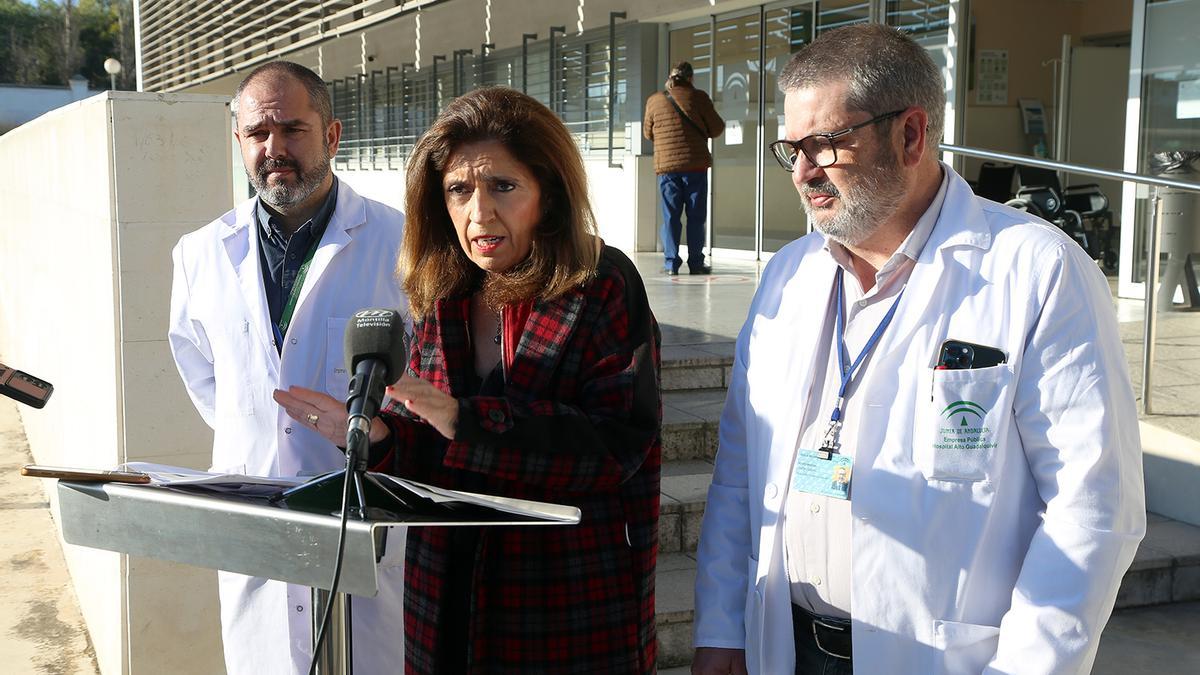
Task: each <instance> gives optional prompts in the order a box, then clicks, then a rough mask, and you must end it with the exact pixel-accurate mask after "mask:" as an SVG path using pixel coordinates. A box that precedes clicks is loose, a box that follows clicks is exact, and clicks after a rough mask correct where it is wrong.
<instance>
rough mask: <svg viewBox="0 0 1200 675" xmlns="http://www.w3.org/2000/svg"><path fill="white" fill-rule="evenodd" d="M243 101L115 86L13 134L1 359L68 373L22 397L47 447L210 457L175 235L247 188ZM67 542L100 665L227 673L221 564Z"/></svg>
mask: <svg viewBox="0 0 1200 675" xmlns="http://www.w3.org/2000/svg"><path fill="white" fill-rule="evenodd" d="M228 115H229V113H228V106H227V104H226V102H225V101H224V100H223V99H217V98H213V97H207V96H195V95H156V94H139V93H132V92H109V93H106V94H103V95H100V96H95V97H93V98H89V99H86V100H84V101H80V102H77V103H73V104H70V105H68V106H65V107H63V108H60V109H58V110H55V111H53V112H50V113H48V114H46V115H43V116H42V117H40V118H38V119H37V120H35V121H33V122H30V123H28V124H26V125H24V126H21V127H19V128H17V129H15V130H14V131H12V132H10V133H8V134H5V135H4V136H2V137H0V203H2V204H4V206H5V211H6V217H5V218H4V219H3V220H0V251H3V255H4V259H3V264H0V358H2V359H3V361H4V362H5V363H7V364H9V365H12V366H13V367H16V368H19V369H21V370H25V371H28V372H30V373H33V374H34V375H37V376H39V377H41V378H43V379H46V380H48V381H50V382H51V383H53V384H54V385H55V392H54V396H53V398H52V399H51V400H50V402H49V404H48V405H47V406H46V408H44V409H42V410H34V409H31V408H24V407H23V408H22V409H21V413H22V422H23V424H24V426H25V430H26V433H27V435H28V438H29V444H30V448H31V450H32V452H33V456H34V458H35V459H36V461H37V462H39V463H43V464H55V465H66V466H81V467H113V466H115V465H117V464H119V463H122V462H127V461H154V462H164V463H170V464H177V465H184V466H192V467H200V468H204V467H206V466H207V465H208V458H209V453H210V448H211V443H212V437H211V434H210V433H209V431H208V428H207V427H206V426H205V425H204V424H203V422H202V421H201V420H200V418H199V416H198V415H197V414H196V412H195V410H194V408H193V407H192V404H191V402H190V401H189V400H188V398H187V395H186V393H185V392H184V390H183V387H182V385H181V384H180V381H179V376H178V374H177V373H176V371H175V367H174V365H173V362H172V360H171V357H170V354H169V351H168V347H167V342H166V328H167V313H168V301H169V295H170V287H171V283H170V278H171V258H170V249H171V247H172V246H173V245H174V243H175V241H176V240H178V238H179V236H180V235H182V234H183V233H185V232H187V231H190V230H192V229H195V228H197V227H199V226H201V225H203V224H204V223H206V222H208V221H209V220H211V219H212V218H213V217H214V216H215V215H217V214H219V213H221V212H222V211H224V210H226V209H228V208H229V206H230V204H231V203H232V196H231V193H230V184H231V180H230V164H231V158H230V155H229V154H228V150H227V149H228V147H229V146H228V144H227V141H226V140H225V139H226V138H227V135H228V134H229V127H228ZM46 488H47V493H48V495H49V497H50V500H51V505H52V509H53V513H54V515H55V518H56V520H57V518H58V511H57V504H56V500H55V492H54V490H53V485H52V483H51V482H49V481H48V482H47V484H46ZM64 553H65V556H66V559H67V563H68V567H69V568H70V571H71V575H72V579H73V581H74V583H75V588H76V593H77V595H78V597H79V602H80V606H81V608H82V610H83V614H84V617H85V619H86V621H87V624H88V628H89V631H90V632H91V638H92V642H93V644H94V645H95V648H96V656H97V659H98V661H99V664H100V667H101V670H102V672H104V673H106V674H111V673H131V672H139V673H169V672H182V671H185V670H187V671H190V672H220V670H221V668H222V666H221V654H220V638H219V630H218V624H217V622H216V616H217V614H216V579H215V573H213V572H211V571H208V570H199V569H196V568H190V567H185V566H181V565H173V564H167V563H159V562H155V561H149V560H145V559H135V558H129V557H127V556H123V555H118V554H115V553H108V552H103V551H96V550H92V549H85V548H80V547H76V546H71V545H64Z"/></svg>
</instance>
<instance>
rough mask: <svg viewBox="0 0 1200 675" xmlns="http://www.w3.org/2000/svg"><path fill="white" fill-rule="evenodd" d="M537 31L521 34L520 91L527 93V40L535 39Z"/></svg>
mask: <svg viewBox="0 0 1200 675" xmlns="http://www.w3.org/2000/svg"><path fill="white" fill-rule="evenodd" d="M536 39H537V33H523V34H522V35H521V93H522V94H528V93H529V41H530V40H536Z"/></svg>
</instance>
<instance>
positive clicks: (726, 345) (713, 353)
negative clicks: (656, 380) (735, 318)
mask: <svg viewBox="0 0 1200 675" xmlns="http://www.w3.org/2000/svg"><path fill="white" fill-rule="evenodd" d="M733 346H734V343H732V342H705V343H700V344H690V345H666V346H664V347H663V348H662V389H663V391H693V390H705V389H721V390H724V389H725V388H727V387H728V386H729V371H730V370H731V369H732V367H733Z"/></svg>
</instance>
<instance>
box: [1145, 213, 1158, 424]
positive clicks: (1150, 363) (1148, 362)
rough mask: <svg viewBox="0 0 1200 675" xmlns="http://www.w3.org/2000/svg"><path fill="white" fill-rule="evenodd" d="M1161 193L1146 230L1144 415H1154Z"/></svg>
mask: <svg viewBox="0 0 1200 675" xmlns="http://www.w3.org/2000/svg"><path fill="white" fill-rule="evenodd" d="M1162 204H1163V199H1162V195H1160V194H1159V191H1158V190H1155V191H1154V209H1153V211H1152V212H1151V216H1150V229H1149V231H1148V232H1147V233H1146V301H1145V303H1144V307H1145V315H1146V316H1145V320H1144V321H1143V322H1142V330H1143V331H1144V333H1143V336H1142V340H1143V342H1142V414H1144V415H1149V414H1151V406H1150V386H1151V380H1152V375H1151V370H1152V369H1153V368H1154V342H1155V340H1156V339H1157V335H1158V256H1159V237H1158V228H1159V224H1160V221H1161V219H1162Z"/></svg>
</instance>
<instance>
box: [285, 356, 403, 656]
mask: <svg viewBox="0 0 1200 675" xmlns="http://www.w3.org/2000/svg"><path fill="white" fill-rule="evenodd" d="M384 370H385V369H383V368H373V367H371V365H369V364H362V365H360V367H359V368H358V369H356V371H355V373H354V378H353V379H352V380H351V382H350V398H349V400H351V401H353V400H355V399H356V397H359V396H364V395H365V396H366V399H365V400H366V402H367V403H366V405H365V406H364V408H366V410H364V411H363V412H362V413H357V414H353V415H351V418H350V423H349V429H348V430H347V432H346V466H345V467H344V468H342V469H339V470H337V471H332V472H330V473H327V474H324V475H322V476H318V477H316V478H314V479H312V480H310V481H307V482H305V483H303V484H301V485H297V486H296V487H293V488H289V489H287V490H285V491H283V492H281V493H280V494H278V495H276V496H274V497H272V498H271V501H272V502H276V503H281V504H283V505H286V506H288V507H290V508H294V509H298V510H303V511H317V512H320V511H325V512H329V513H332V514H333V515H340V516H341V518H342V527H343V530H342V541H339V545H338V560H337V564H336V565H335V569H336V570H337V571H336V572H335V575H334V576H335V578H334V580H333V583H332V585H331V589H332V590H329V591H326V590H323V589H320V588H313V589H312V617H313V654H314V663H313V665H314V669H315V672H316V673H318V674H319V675H335V674H339V673H346V674H350V673H352V672H353V658H352V655H353V653H354V652H353V644H352V637H351V633H352V631H351V611H350V604H351V599H350V596H349V595H346V594H345V593H337V583H338V578H337V577H339V576H340V575H341V555H342V543H343V542H344V537H345V529H344V528H345V523H346V518H347V517H348V516H351V517H353V518H355V519H356V520H391V521H396V520H401V519H402V516H401V515H399V514H404V513H412V512H413V511H414V510H415V509H414V508H413V506H412V505H411V504H410V503H409V502H408V501H406V500H405V499H404V498H403V497H401V496H400V495H399V494H397V493H396V491H394V490H392V489H391V488H390V487H389V486H387V485H385V484H384V483H383V482H382V481H381V480H380V479H379V478H378V477H376V476H375V475H373V474H371V473H368V471H367V468H368V461H369V455H370V437H369V435H368V433H369V431H370V428H371V418H373V417H374V416H375V411H376V410H377V408H378V404H374V405H372V402H374V401H379V400H382V398H383V389H384V387H385V382H384V379H385V372H383V371H384ZM371 394H375V396H371ZM368 413H369V414H368ZM350 488H353V489H350ZM350 494H353V495H354V501H353V505H351V504H350V502H349V500H348V497H349V495H350ZM368 498H369V499H368ZM331 500H332V501H331ZM331 507H332V508H331ZM343 509H344V512H343ZM376 532H377V533H378V536H379V537H380V541H379V546H378V547H377V550H378V551H379V552H380V555H382V554H383V551H384V545H385V543H386V537H387V529H386V528H379V529H377V530H376ZM376 562H378V561H376ZM327 613H329V614H331V617H332V619H333V621H332V623H331V624H329V625H328V628H329V629H330V630H329V632H330V638H331V642H332V644H330V647H329V648H326V649H321V642H322V641H323V640H322V638H323V637H324V629H325V628H326V626H324V625H323V624H325V623H326V621H325V620H324V618H323V615H325V614H327ZM338 637H340V638H341V639H340V640H339V639H337V638H338ZM318 650H319V653H318Z"/></svg>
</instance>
